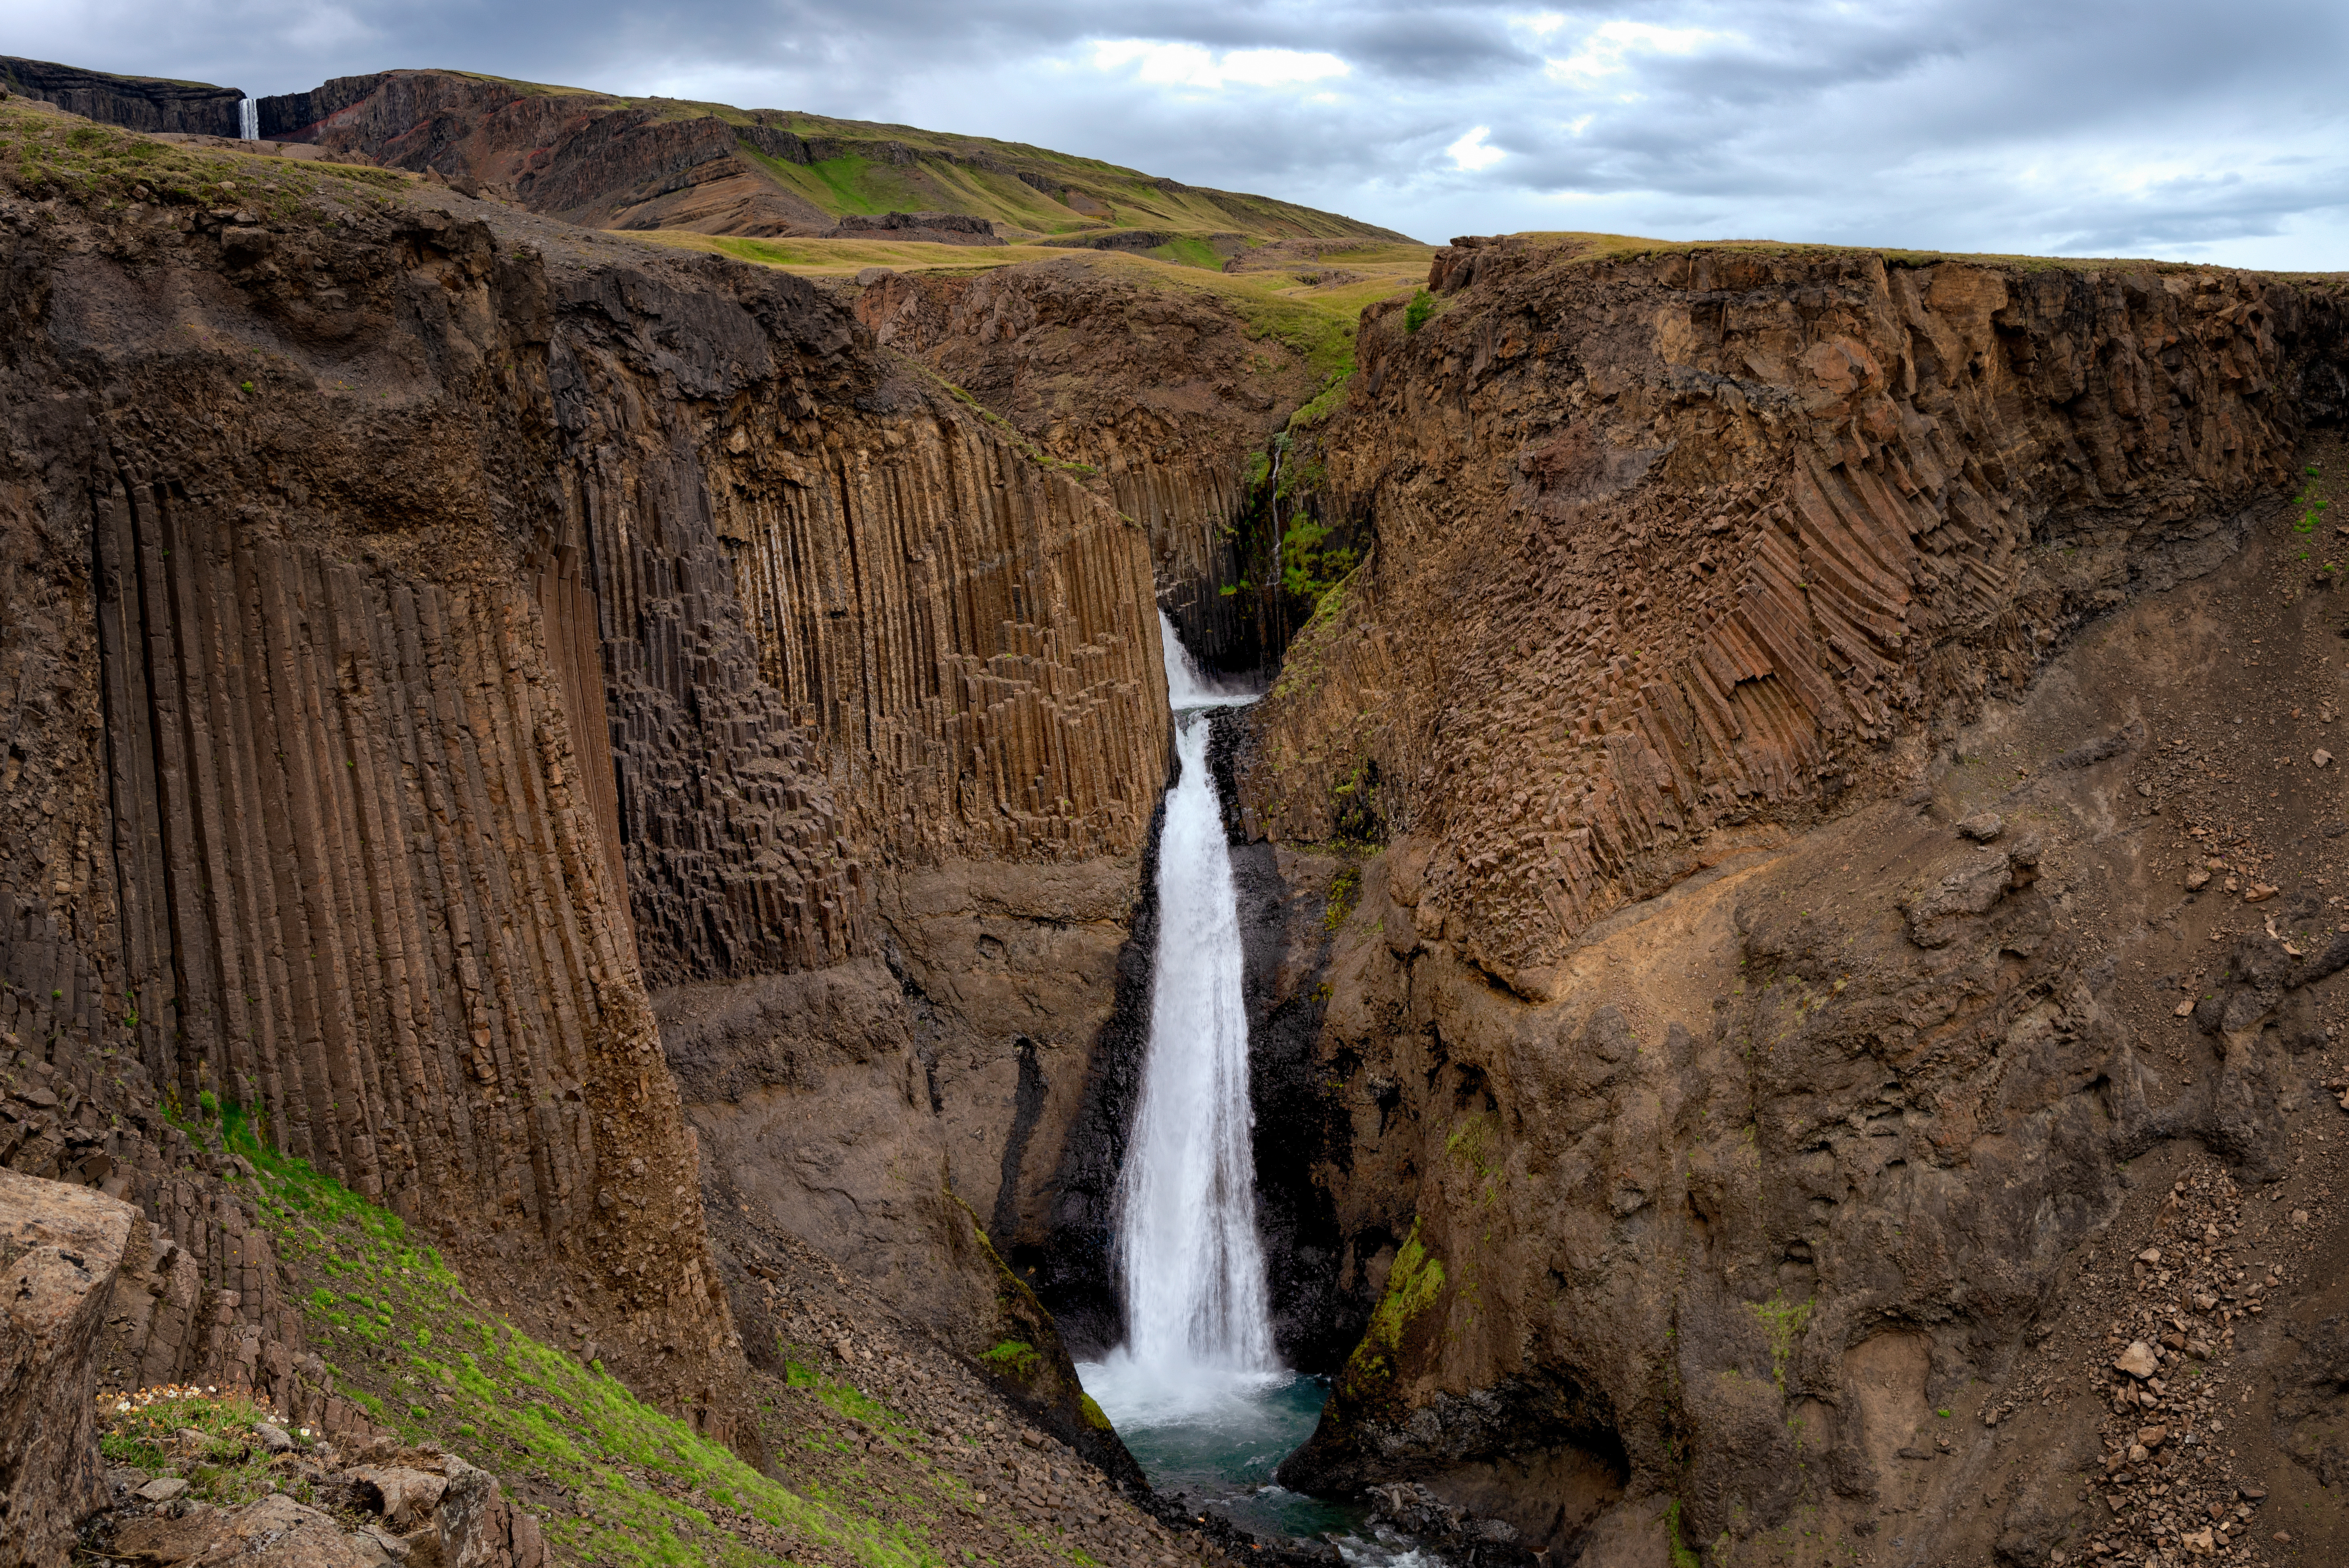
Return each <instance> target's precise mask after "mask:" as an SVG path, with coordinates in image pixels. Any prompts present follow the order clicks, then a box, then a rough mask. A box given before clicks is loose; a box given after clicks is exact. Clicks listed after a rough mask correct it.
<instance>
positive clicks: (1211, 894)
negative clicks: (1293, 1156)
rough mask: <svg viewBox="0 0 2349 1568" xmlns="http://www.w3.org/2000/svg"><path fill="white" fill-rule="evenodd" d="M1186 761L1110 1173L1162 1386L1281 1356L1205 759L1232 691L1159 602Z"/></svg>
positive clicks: (1175, 794)
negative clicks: (1118, 1155) (1145, 1020)
mask: <svg viewBox="0 0 2349 1568" xmlns="http://www.w3.org/2000/svg"><path fill="white" fill-rule="evenodd" d="M1159 634H1160V636H1161V638H1162V639H1163V640H1164V653H1165V659H1166V685H1167V688H1168V691H1169V692H1170V694H1171V696H1172V702H1173V706H1174V709H1175V712H1176V720H1175V723H1176V733H1175V753H1176V757H1177V758H1178V760H1179V761H1180V764H1181V767H1182V771H1181V773H1180V774H1179V775H1178V776H1177V778H1176V779H1175V781H1174V788H1173V789H1170V790H1168V791H1167V795H1166V818H1165V822H1164V827H1163V828H1162V829H1161V830H1160V836H1159V841H1158V959H1157V964H1156V966H1155V973H1154V975H1153V977H1152V981H1151V995H1150V1045H1149V1051H1148V1055H1147V1056H1146V1057H1145V1058H1144V1060H1143V1081H1142V1101H1141V1104H1140V1106H1139V1107H1138V1109H1136V1110H1135V1113H1134V1120H1133V1136H1132V1138H1131V1139H1130V1140H1128V1142H1127V1144H1126V1153H1125V1165H1124V1168H1123V1171H1120V1172H1119V1176H1118V1267H1119V1273H1120V1275H1121V1277H1122V1278H1123V1283H1124V1285H1125V1298H1126V1319H1127V1322H1126V1332H1127V1337H1126V1346H1125V1350H1124V1352H1123V1359H1124V1360H1125V1361H1126V1363H1127V1365H1128V1367H1129V1368H1130V1369H1131V1370H1132V1371H1133V1372H1134V1373H1138V1374H1140V1375H1142V1376H1143V1377H1148V1378H1150V1379H1151V1380H1153V1381H1155V1382H1158V1383H1160V1384H1161V1386H1162V1387H1168V1388H1169V1389H1170V1390H1171V1388H1172V1387H1174V1386H1175V1385H1177V1384H1180V1383H1185V1382H1195V1380H1196V1379H1197V1377H1198V1376H1199V1374H1201V1373H1203V1372H1226V1373H1261V1372H1268V1371H1271V1370H1273V1369H1274V1367H1275V1366H1276V1362H1275V1360H1274V1357H1273V1349H1272V1325H1271V1318H1270V1314H1269V1312H1268V1307H1267V1304H1266V1299H1265V1284H1264V1258H1263V1255H1262V1253H1260V1252H1259V1251H1258V1249H1257V1237H1256V1167H1255V1161H1254V1159H1253V1157H1252V1154H1251V1151H1250V1147H1249V1134H1250V1129H1251V1126H1252V1124H1253V1121H1254V1118H1253V1117H1252V1116H1251V1115H1250V1114H1249V1110H1248V1042H1247V1006H1246V1004H1245V1001H1244V998H1243V996H1242V995H1241V986H1240V929H1239V903H1238V898H1237V894H1236V892H1235V891H1234V888H1233V884H1232V861H1231V854H1230V851H1228V850H1227V849H1226V845H1225V842H1224V820H1223V810H1222V806H1221V803H1220V802H1219V801H1218V799H1216V781H1215V779H1214V777H1213V775H1212V774H1211V773H1210V772H1209V771H1208V768H1207V739H1208V720H1207V715H1206V713H1205V712H1203V711H1200V710H1201V709H1203V708H1205V707H1211V706H1219V705H1222V704H1225V703H1228V702H1232V701H1235V700H1239V701H1246V700H1250V699H1248V698H1247V697H1245V696H1240V697H1236V696H1233V695H1228V694H1226V692H1225V691H1224V690H1223V689H1222V688H1221V687H1220V686H1218V685H1217V684H1216V682H1214V681H1213V680H1211V679H1210V678H1208V677H1207V676H1205V675H1203V674H1202V673H1201V672H1200V670H1199V667H1198V665H1196V664H1195V663H1194V662H1193V661H1192V659H1191V657H1190V655H1189V653H1188V652H1187V651H1186V650H1185V648H1184V646H1183V645H1182V642H1181V641H1180V639H1178V638H1177V637H1176V636H1175V634H1174V627H1173V625H1171V624H1168V622H1167V621H1166V618H1165V616H1164V614H1161V615H1160V617H1159Z"/></svg>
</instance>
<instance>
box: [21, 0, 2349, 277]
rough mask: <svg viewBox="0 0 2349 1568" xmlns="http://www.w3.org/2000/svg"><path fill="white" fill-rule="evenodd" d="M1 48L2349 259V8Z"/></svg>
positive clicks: (198, 25) (1317, 177)
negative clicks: (446, 72)
mask: <svg viewBox="0 0 2349 1568" xmlns="http://www.w3.org/2000/svg"><path fill="white" fill-rule="evenodd" d="M0 53H6V54H17V55H29V56H33V57H39V58H47V59H53V60H64V61H68V62H71V63H73V64H77V65H83V66H89V67H96V68H98V69H103V70H111V71H126V72H134V73H141V74H150V75H158V76H173V77H195V78H198V79H201V80H206V81H213V82H220V83H222V84H226V85H233V86H236V87H241V88H244V89H245V90H246V91H247V92H249V93H252V94H254V95H256V96H259V95H264V94H269V93H277V92H288V91H294V90H298V89H302V88H310V87H314V86H316V84H317V83H318V82H319V81H321V80H323V79H325V78H326V77H334V76H344V75H350V74H355V73H358V72H363V71H371V70H378V69H382V68H385V67H393V66H447V67H460V68H464V69H470V70H477V71H487V72H492V73H494V74H497V75H501V76H509V77H523V78H527V79H531V80H536V81H547V82H558V83H564V84H569V85H574V86H580V87H591V88H603V89H605V90H609V91H613V92H619V93H628V94H652V93H662V94H668V95H671V96H675V97H679V98H712V99H718V100H720V101H724V102H730V103H735V104H740V105H743V106H746V107H755V108H803V109H810V110H814V111H817V112H819V113H824V114H831V115H840V116H845V117H850V118H854V119H876V120H894V121H898V122H901V123H906V124H913V125H920V126H925V127H929V128H933V129H944V130H957V131H964V132H969V133H974V134H978V135H984V136H993V137H1000V138H1003V139H1009V140H1019V141H1029V142H1034V143H1038V144H1040V145H1042V146H1047V147H1051V148H1056V149H1059V150H1062V151H1067V152H1076V153H1084V154H1089V155H1092V156H1094V157H1100V158H1105V159H1108V160H1112V161H1113V162H1117V163H1123V164H1130V165H1133V166H1135V167H1138V168H1141V169H1144V170H1149V171H1150V172H1152V173H1154V174H1166V175H1172V176H1174V178H1175V179H1178V180H1183V181H1189V182H1191V183H1194V184H1201V185H1218V186H1223V187H1226V188H1227V189H1237V190H1245V191H1262V192H1265V193H1268V194H1270V195H1276V196H1282V197H1286V198H1288V199H1289V200H1292V201H1304V202H1307V203H1309V204H1311V205H1313V206H1317V207H1326V208H1331V209H1334V210H1336V211H1343V212H1348V213H1351V214H1353V215H1354V216H1356V217H1360V218H1365V219H1368V220H1371V222H1378V223H1382V224H1385V225H1387V226H1389V227H1392V228H1395V229H1400V230H1402V231H1403V232H1407V233H1411V234H1413V235H1416V236H1418V237H1420V238H1422V239H1428V240H1437V241H1440V240H1442V239H1444V237H1446V236H1448V235H1451V234H1454V233H1494V232H1505V231H1509V230H1519V229H1586V230H1605V231H1610V232H1624V233H1637V234H1648V235H1657V236H1662V237H1667V238H1673V239H1702V238H1763V239H1778V240H1815V241H1829V242H1843V243H1854V244H1883V245H1900V246H1912V247H1920V248H1926V247H1930V248H1936V249H1942V250H1952V251H1991V252H2037V253H2067V254H2075V255H2106V256H2113V255H2123V256H2173V257H2181V258H2188V259H2194V260H2205V261H2218V262H2226V263H2236V264H2240V265H2250V266H2268V267H2288V268H2317V269H2323V270H2327V271H2332V270H2349V136H2344V119H2349V107H2344V106H2349V98H2344V96H2343V95H2342V94H2341V93H2340V91H2339V88H2338V83H2337V80H2336V78H2337V75H2338V69H2339V65H2340V62H2341V61H2342V60H2344V58H2349V5H2344V4H2342V3H2341V0H2329V3H2328V0H2315V3H2302V0H2236V3H2235V4H2231V5H2214V4H2209V3H2208V0H2204V3H2202V4H2188V3H2183V0H2132V3H2131V4H2127V5H2120V4H2113V3H2110V0H1878V3H1874V4H1869V5H1853V4H1843V3H1832V0H1744V3H1743V4H1738V5H1726V4H1706V3H1704V0H1655V3H1652V4H1644V5H1643V4H1625V3H1620V0H1597V3H1592V4H1584V5H1541V4H1533V5H1485V4H1478V3H1475V0H1453V3H1442V0H1352V3H1342V0H1181V3H1180V4H1174V3H1169V0H1142V3H1140V4H1133V5H1115V6H1112V5H1077V4H1072V3H1070V0H854V3H841V0H674V3H672V4H669V5H646V4H640V3H631V0H564V4H561V5H554V4H549V3H546V0H527V3H522V4H514V3H507V4H498V3H496V0H487V3H484V0H397V3H393V0H343V3H339V4H338V3H334V0H172V3H166V0H63V3H61V0H0Z"/></svg>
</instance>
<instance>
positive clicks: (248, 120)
mask: <svg viewBox="0 0 2349 1568" xmlns="http://www.w3.org/2000/svg"><path fill="white" fill-rule="evenodd" d="M236 133H237V135H239V136H240V137H243V139H245V140H247V141H259V140H260V139H261V105H260V104H258V103H256V102H255V101H254V100H253V99H252V98H239V99H238V100H237V103H236Z"/></svg>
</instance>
